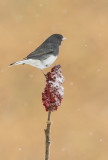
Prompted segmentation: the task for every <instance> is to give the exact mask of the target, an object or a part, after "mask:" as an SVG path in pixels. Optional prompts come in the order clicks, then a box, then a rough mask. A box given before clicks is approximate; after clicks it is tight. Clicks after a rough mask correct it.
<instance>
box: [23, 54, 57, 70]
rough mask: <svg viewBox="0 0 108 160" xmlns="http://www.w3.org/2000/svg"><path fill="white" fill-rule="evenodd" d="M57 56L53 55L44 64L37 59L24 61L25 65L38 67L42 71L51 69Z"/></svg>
mask: <svg viewBox="0 0 108 160" xmlns="http://www.w3.org/2000/svg"><path fill="white" fill-rule="evenodd" d="M56 58H57V56H53V55H51V56H50V57H49V58H47V59H45V60H43V61H42V62H41V61H40V60H36V59H26V60H23V61H24V63H25V64H29V65H31V66H34V67H37V68H39V69H41V70H43V69H44V68H47V67H49V66H50V65H51V64H52V63H53V62H54V61H55V60H56Z"/></svg>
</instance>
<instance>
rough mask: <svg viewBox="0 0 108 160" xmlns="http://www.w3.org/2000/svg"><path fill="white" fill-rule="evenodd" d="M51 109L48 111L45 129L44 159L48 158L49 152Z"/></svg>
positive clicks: (47, 159)
mask: <svg viewBox="0 0 108 160" xmlns="http://www.w3.org/2000/svg"><path fill="white" fill-rule="evenodd" d="M50 119H51V111H48V120H47V127H46V129H45V140H46V142H45V160H49V153H50V128H51V121H50Z"/></svg>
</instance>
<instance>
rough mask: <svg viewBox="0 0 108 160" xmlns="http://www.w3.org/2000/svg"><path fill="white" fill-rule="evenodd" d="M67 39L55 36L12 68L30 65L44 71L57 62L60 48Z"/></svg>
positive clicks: (58, 35)
mask: <svg viewBox="0 0 108 160" xmlns="http://www.w3.org/2000/svg"><path fill="white" fill-rule="evenodd" d="M65 39H66V38H64V37H63V36H62V35H61V34H53V35H51V36H50V37H49V38H47V39H46V40H45V41H44V42H43V43H42V44H41V45H40V46H39V47H38V48H37V49H36V50H34V51H33V52H32V53H30V54H29V55H28V56H27V57H26V58H24V59H23V60H22V61H18V62H15V63H12V64H10V66H12V65H19V64H29V65H31V66H34V67H37V68H38V69H40V70H43V69H44V68H47V67H49V66H50V65H51V64H52V63H53V62H54V61H55V60H56V58H57V56H58V53H59V46H60V44H61V42H62V40H65Z"/></svg>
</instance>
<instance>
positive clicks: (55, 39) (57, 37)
mask: <svg viewBox="0 0 108 160" xmlns="http://www.w3.org/2000/svg"><path fill="white" fill-rule="evenodd" d="M63 38H64V37H63V36H62V35H61V34H53V35H51V36H50V37H49V38H48V39H47V40H46V41H47V42H50V43H54V44H58V45H60V44H61V42H62V41H63V40H64V39H63Z"/></svg>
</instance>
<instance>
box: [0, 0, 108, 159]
mask: <svg viewBox="0 0 108 160" xmlns="http://www.w3.org/2000/svg"><path fill="white" fill-rule="evenodd" d="M53 33H60V34H63V35H64V36H65V37H67V40H66V41H64V42H63V43H62V45H61V47H60V54H59V57H58V59H57V61H56V62H55V64H61V65H62V71H63V75H64V77H65V83H64V88H65V95H64V99H63V102H62V105H61V106H60V107H59V109H58V111H55V112H53V114H52V121H53V125H52V130H51V154H50V155H51V156H50V157H51V160H73V159H74V160H107V159H108V1H107V0H80V1H79V0H30V1H28V0H18V1H16V0H3V1H2V0H0V160H7V159H8V160H19V159H20V160H41V159H44V148H45V146H44V143H45V136H44V128H45V127H46V119H47V113H46V111H45V109H44V107H43V105H42V101H41V93H42V91H43V89H44V87H45V78H44V76H43V75H42V73H41V72H40V71H39V70H38V69H36V68H34V67H31V66H29V65H24V66H22V65H19V66H14V67H11V68H9V67H8V65H9V64H10V63H12V62H15V61H18V60H21V59H22V58H24V57H26V56H27V55H28V54H29V53H30V52H32V51H33V50H34V49H35V48H36V47H38V45H40V44H41V43H42V42H43V41H44V40H45V39H46V38H47V37H48V36H50V35H51V34H53ZM53 65H54V64H53ZM50 69H51V68H49V69H45V70H44V72H45V73H46V72H48V71H49V70H50Z"/></svg>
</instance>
